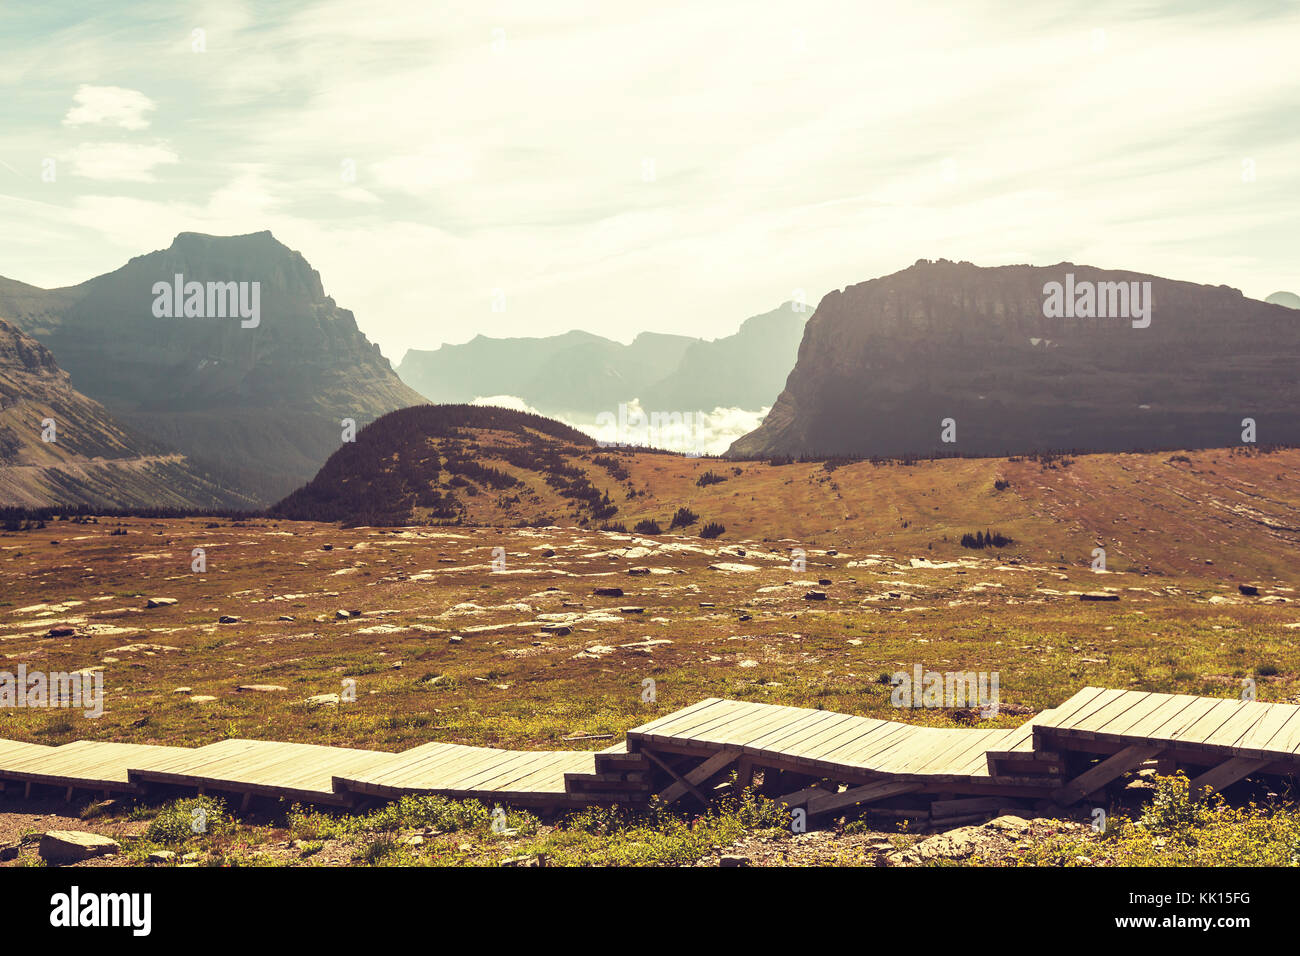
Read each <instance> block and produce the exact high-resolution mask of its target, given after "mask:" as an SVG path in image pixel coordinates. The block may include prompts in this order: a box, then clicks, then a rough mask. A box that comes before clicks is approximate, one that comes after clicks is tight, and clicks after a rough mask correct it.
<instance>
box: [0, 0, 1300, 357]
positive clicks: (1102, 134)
mask: <svg viewBox="0 0 1300 956" xmlns="http://www.w3.org/2000/svg"><path fill="white" fill-rule="evenodd" d="M1297 47H1300V3H1254V2H1249V0H1247V2H1241V3H1233V4H1212V3H1201V2H1192V3H1173V2H1170V3H1146V4H1143V3H1131V2H1130V3H1108V2H1106V0H1101V2H1093V0H1088V2H1078V3H1073V2H1070V3H1050V4H1026V3H1023V2H1010V3H993V2H982V0H970V2H964V3H961V4H952V3H944V4H939V3H927V2H917V3H910V4H898V3H878V4H877V3H865V2H825V0H799V2H797V3H795V2H790V3H787V2H763V0H745V2H731V0H689V2H676V0H660V2H656V3H633V4H627V3H609V2H603V3H602V2H596V0H591V2H588V0H544V2H539V0H531V2H493V0H476V2H474V3H460V4H445V3H440V2H432V3H430V2H419V3H416V2H395V0H368V2H367V3H366V4H363V5H358V4H356V3H355V2H332V0H325V2H313V3H294V2H275V3H262V4H253V3H240V2H238V0H221V2H217V3H202V2H200V3H189V4H186V3H179V4H178V3H175V2H174V0H168V2H151V0H142V2H133V3H130V4H113V3H102V4H94V5H87V4H81V3H77V4H74V3H65V2H63V0H54V2H47V3H42V4H39V5H22V4H7V5H4V6H3V7H0V97H2V100H0V102H3V106H2V107H0V115H3V124H4V135H3V137H2V138H0V220H2V221H3V223H4V228H3V229H0V275H4V276H7V277H9V278H14V279H19V280H22V281H24V282H29V283H32V284H34V285H39V286H43V287H54V286H60V285H69V284H73V283H76V282H80V281H82V280H84V279H87V278H90V277H91V276H93V275H97V274H100V273H104V272H108V271H111V270H113V269H116V268H118V267H119V266H121V265H122V264H123V263H124V262H125V261H126V260H127V259H129V258H130V257H132V256H136V255H140V254H143V253H146V252H150V251H152V250H155V249H161V248H165V247H166V246H168V245H170V244H171V240H172V238H173V237H174V236H175V235H176V234H177V233H178V232H182V231H195V232H206V233H213V234H222V235H231V234H240V233H248V232H257V231H261V230H263V229H270V230H271V231H272V232H273V233H274V234H275V235H276V237H277V238H279V239H280V240H281V241H282V242H284V243H285V244H286V245H288V246H290V247H291V248H294V249H297V250H298V251H300V252H302V253H303V255H305V256H306V258H307V260H308V261H309V262H310V263H311V264H312V265H313V266H314V267H315V268H316V269H317V270H319V271H320V273H321V275H322V279H323V281H324V284H325V289H326V292H327V293H328V294H330V295H332V296H333V297H334V298H335V299H336V300H337V301H338V303H339V304H340V305H341V306H343V307H344V308H348V309H351V310H353V311H354V312H355V313H356V316H357V321H358V324H359V325H360V327H361V329H362V330H363V331H364V332H365V333H366V334H367V335H368V336H369V337H370V338H371V339H372V340H374V341H377V342H378V343H379V344H380V346H381V348H382V350H383V352H384V354H385V355H386V356H388V357H389V358H390V359H391V360H393V362H394V364H396V363H397V362H398V361H399V360H400V359H401V357H402V355H403V353H404V352H405V351H406V349H408V348H436V347H437V346H439V345H440V344H442V343H444V342H450V343H458V342H464V341H467V340H469V339H471V338H473V337H474V336H475V335H479V334H482V335H488V336H507V335H550V334H554V333H559V332H563V331H567V330H569V329H574V328H580V329H586V330H589V331H592V332H595V333H598V334H602V335H606V336H608V337H610V338H613V339H617V340H619V341H623V342H627V341H630V340H631V339H632V338H633V337H634V336H635V335H636V334H637V333H639V332H641V331H646V330H653V331H661V332H675V333H684V334H690V335H699V336H703V337H705V338H716V337H719V336H723V335H728V334H730V333H732V332H734V331H735V330H736V328H737V327H738V326H739V324H740V323H741V321H743V320H744V319H745V318H746V317H748V316H750V315H755V314H758V313H762V312H766V311H768V310H770V309H772V308H775V307H776V306H777V305H778V304H780V303H781V302H784V301H786V300H790V299H795V300H799V299H802V300H804V301H807V302H809V303H811V304H815V303H816V302H817V301H818V300H819V299H820V298H821V296H822V295H824V294H825V293H827V292H828V291H831V290H833V289H839V288H843V287H845V286H847V285H850V284H853V283H856V282H862V281H865V280H867V279H871V278H874V277H876V276H880V275H886V274H889V273H892V272H896V271H898V270H900V269H903V268H906V267H907V266H908V265H910V264H911V263H913V262H915V261H916V260H917V259H920V258H928V259H937V258H948V259H955V260H970V261H972V262H975V263H976V264H979V265H990V266H992V265H1004V264H1009V263H1033V264H1036V265H1050V264H1053V263H1056V262H1061V261H1071V262H1076V263H1087V264H1090V265H1095V266H1100V267H1104V268H1123V269H1132V270H1136V271H1140V272H1149V273H1153V274H1156V275H1161V276H1167V277H1170V278H1175V279H1187V280H1193V281H1199V282H1206V283H1210V284H1216V285H1217V284H1220V283H1224V284H1227V285H1231V286H1235V287H1237V288H1240V289H1241V290H1243V291H1244V292H1245V294H1246V295H1248V296H1252V297H1256V298H1262V297H1264V296H1266V295H1268V294H1270V293H1272V292H1275V291H1278V290H1280V289H1291V290H1300V255H1297V253H1300V248H1298V243H1297V238H1296V235H1297V234H1296V229H1295V211H1296V208H1295V207H1296V203H1297V197H1300V149H1298V148H1297V147H1300V124H1297V123H1296V121H1295V120H1296V117H1297V115H1300V83H1298V82H1297V74H1296V70H1295V66H1294V64H1295V62H1296V56H1297Z"/></svg>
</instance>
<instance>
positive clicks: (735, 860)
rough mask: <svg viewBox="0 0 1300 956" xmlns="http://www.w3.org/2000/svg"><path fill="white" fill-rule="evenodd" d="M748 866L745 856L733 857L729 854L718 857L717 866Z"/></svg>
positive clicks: (748, 862) (747, 859) (748, 860)
mask: <svg viewBox="0 0 1300 956" xmlns="http://www.w3.org/2000/svg"><path fill="white" fill-rule="evenodd" d="M749 864H750V859H749V857H747V856H733V855H731V854H727V855H725V856H721V857H718V866H727V867H730V866H749Z"/></svg>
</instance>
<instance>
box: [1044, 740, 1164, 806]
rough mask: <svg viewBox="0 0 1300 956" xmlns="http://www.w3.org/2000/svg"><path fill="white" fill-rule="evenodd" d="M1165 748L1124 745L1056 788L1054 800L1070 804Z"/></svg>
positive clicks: (1064, 804)
mask: <svg viewBox="0 0 1300 956" xmlns="http://www.w3.org/2000/svg"><path fill="white" fill-rule="evenodd" d="M1164 749H1165V748H1164V747H1163V746H1162V745H1158V744H1134V745H1133V746H1131V747H1125V748H1124V749H1123V750H1121V751H1120V752H1119V753H1116V754H1112V755H1111V756H1109V757H1107V758H1106V759H1105V760H1103V761H1102V762H1101V763H1099V764H1097V765H1096V766H1094V767H1092V768H1091V769H1089V770H1085V771H1084V772H1083V773H1081V774H1079V776H1077V777H1075V778H1074V779H1073V780H1071V781H1070V782H1069V783H1068V784H1066V785H1065V786H1064V787H1062V788H1061V789H1060V790H1058V791H1057V792H1056V794H1055V800H1056V802H1057V803H1059V804H1061V805H1062V806H1067V807H1068V806H1070V805H1071V804H1073V803H1077V802H1078V801H1080V800H1082V799H1083V798H1084V797H1086V796H1087V795H1088V794H1090V793H1093V792H1095V791H1097V790H1100V789H1101V788H1102V787H1104V786H1106V784H1108V783H1110V782H1111V781H1112V780H1114V779H1115V778H1117V777H1120V776H1123V775H1124V774H1126V773H1128V772H1129V771H1130V770H1135V769H1137V768H1138V767H1140V766H1141V765H1142V764H1143V763H1145V762H1146V761H1148V760H1150V759H1151V758H1152V757H1155V756H1156V755H1157V754H1159V753H1161V752H1162V751H1163V750H1164Z"/></svg>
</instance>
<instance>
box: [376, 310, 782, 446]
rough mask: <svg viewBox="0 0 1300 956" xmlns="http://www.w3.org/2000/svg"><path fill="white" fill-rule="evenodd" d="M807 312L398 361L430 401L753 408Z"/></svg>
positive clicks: (589, 413)
mask: <svg viewBox="0 0 1300 956" xmlns="http://www.w3.org/2000/svg"><path fill="white" fill-rule="evenodd" d="M805 319H806V316H805V315H803V314H801V313H799V312H796V311H794V309H793V308H792V306H791V304H790V303H786V304H785V305H783V306H781V307H780V308H778V309H774V310H773V311H771V312H768V313H766V314H764V315H758V316H754V317H752V318H750V319H747V320H745V322H744V323H743V324H742V325H741V327H740V330H739V331H737V332H736V333H734V334H732V335H729V336H724V337H722V338H719V339H715V340H713V341H705V340H703V339H696V338H690V337H688V336H682V335H662V334H658V333H653V332H643V333H641V334H640V335H638V336H637V337H636V338H635V339H634V340H633V341H632V343H631V344H630V345H623V344H621V343H619V342H614V341H612V340H610V339H606V338H603V337H601V336H598V335H593V334H591V333H589V332H578V331H573V332H566V333H564V334H563V335H554V336H549V337H544V338H512V339H491V338H487V337H486V336H482V335H480V336H478V337H476V338H474V339H473V340H472V341H470V342H467V343H465V344H464V345H444V346H442V347H441V348H439V349H436V350H433V351H422V350H420V349H411V350H410V351H409V352H407V353H406V356H405V357H404V358H403V359H402V362H401V364H400V365H398V367H397V371H398V374H399V375H401V377H402V380H403V381H405V382H406V383H407V384H408V385H410V386H411V387H412V388H414V389H416V390H417V391H419V392H420V393H421V394H423V395H425V396H426V397H428V398H429V399H430V400H431V401H434V402H445V403H456V402H469V401H473V400H474V399H475V398H479V397H487V396H492V395H513V396H516V397H518V398H521V399H523V400H524V401H525V402H527V403H528V404H529V405H530V406H532V407H534V408H537V409H539V410H541V411H542V412H543V413H545V414H548V415H563V416H565V417H571V418H577V419H579V420H581V421H585V422H590V421H593V420H594V419H595V418H596V416H597V415H599V414H600V413H601V412H616V411H617V408H618V406H619V404H620V403H623V402H631V401H632V400H633V399H639V400H640V402H641V407H642V408H643V409H645V410H646V411H678V412H687V411H712V410H713V409H715V408H718V407H723V408H735V407H739V408H746V409H758V408H764V407H767V406H768V405H770V404H771V403H772V401H773V400H774V399H775V398H776V396H777V393H778V392H779V391H780V390H781V386H782V385H783V384H784V382H785V377H786V375H787V374H788V373H789V371H790V369H791V368H792V367H793V365H794V359H795V354H796V352H797V350H798V347H799V340H800V338H801V337H802V335H803V324H804V320H805Z"/></svg>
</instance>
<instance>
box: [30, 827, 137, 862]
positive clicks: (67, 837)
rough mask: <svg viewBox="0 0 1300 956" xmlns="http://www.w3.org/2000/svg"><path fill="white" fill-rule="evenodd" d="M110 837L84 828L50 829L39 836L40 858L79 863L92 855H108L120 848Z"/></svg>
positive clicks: (48, 860)
mask: <svg viewBox="0 0 1300 956" xmlns="http://www.w3.org/2000/svg"><path fill="white" fill-rule="evenodd" d="M121 849H122V848H121V846H119V845H118V842H117V841H116V840H114V839H112V838H111V837H106V836H100V835H99V834H98V833H87V832H85V831H84V830H51V831H50V832H49V833H47V834H45V835H44V836H43V837H41V846H40V854H41V859H42V860H45V861H46V862H47V863H79V862H81V861H82V860H89V859H90V858H91V857H93V856H109V855H111V854H114V853H117V852H118V851H119V850H121Z"/></svg>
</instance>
